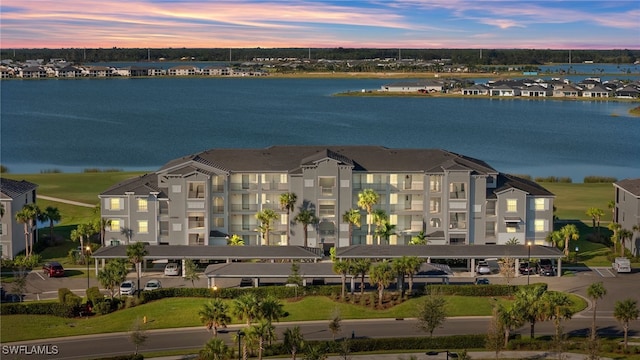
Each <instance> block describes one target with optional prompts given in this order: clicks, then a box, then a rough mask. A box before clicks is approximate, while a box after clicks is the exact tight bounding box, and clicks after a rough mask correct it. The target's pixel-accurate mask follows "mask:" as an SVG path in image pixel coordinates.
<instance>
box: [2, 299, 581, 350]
mask: <svg viewBox="0 0 640 360" xmlns="http://www.w3.org/2000/svg"><path fill="white" fill-rule="evenodd" d="M569 296H570V297H571V299H572V301H573V302H574V304H575V305H574V309H575V310H576V311H579V310H583V309H584V308H586V303H585V302H584V300H582V299H581V298H579V297H577V296H575V295H572V294H569ZM445 298H446V299H447V315H448V316H489V315H490V314H491V309H492V304H493V302H494V300H493V298H491V297H470V296H445ZM207 301H208V300H207V299H202V298H167V299H163V300H159V301H153V302H150V303H147V304H144V305H140V306H136V307H133V308H129V309H125V310H121V311H116V312H114V313H112V314H109V315H104V316H94V317H91V318H89V319H84V318H82V319H65V318H59V317H55V316H47V315H5V316H3V317H2V323H1V324H0V330H1V336H0V342H10V341H21V340H30V339H42V338H47V337H50V336H52V334H55V335H56V336H74V335H87V334H98V333H109V332H119V331H128V330H129V328H130V327H131V325H132V321H134V320H135V319H136V318H141V319H142V318H143V317H144V316H146V317H147V320H148V325H147V328H148V329H166V328H176V327H191V326H201V325H202V324H201V323H200V320H199V318H198V311H199V310H200V308H201V307H202V304H204V303H205V302H207ZM420 301H422V300H421V299H420V298H414V299H411V300H408V301H405V302H403V303H402V304H399V305H397V306H394V307H392V308H389V309H386V310H374V309H372V308H368V307H364V306H359V305H352V304H346V303H341V302H334V301H332V300H331V299H329V298H328V297H324V296H309V297H306V298H303V299H301V300H299V301H284V302H283V304H284V311H285V312H286V313H287V314H288V316H286V317H285V318H282V319H281V321H312V320H327V322H328V321H329V320H330V319H331V318H332V316H333V313H334V311H335V310H336V309H337V310H338V311H339V312H340V316H341V318H342V319H376V318H377V319H380V318H411V317H415V316H416V313H415V311H416V310H415V309H416V304H418V303H419V302H420ZM499 301H504V302H507V301H508V300H506V299H499ZM309 309H313V311H309ZM233 322H234V323H238V322H239V321H238V320H237V319H233ZM18 328H19V329H20V331H11V329H18Z"/></svg>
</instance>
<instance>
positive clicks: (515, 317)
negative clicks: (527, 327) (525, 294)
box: [496, 304, 525, 347]
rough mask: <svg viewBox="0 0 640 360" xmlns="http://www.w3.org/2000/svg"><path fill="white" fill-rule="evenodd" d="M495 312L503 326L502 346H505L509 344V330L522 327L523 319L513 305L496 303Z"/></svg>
mask: <svg viewBox="0 0 640 360" xmlns="http://www.w3.org/2000/svg"><path fill="white" fill-rule="evenodd" d="M496 312H497V315H498V320H499V321H500V323H501V324H502V327H503V328H504V346H505V347H506V346H507V345H508V344H509V336H510V335H511V331H513V330H515V329H518V328H520V327H522V325H524V321H525V320H524V318H523V317H522V316H521V314H520V313H519V312H518V311H516V309H515V308H514V307H513V306H510V307H504V306H503V305H501V304H498V306H497V309H496Z"/></svg>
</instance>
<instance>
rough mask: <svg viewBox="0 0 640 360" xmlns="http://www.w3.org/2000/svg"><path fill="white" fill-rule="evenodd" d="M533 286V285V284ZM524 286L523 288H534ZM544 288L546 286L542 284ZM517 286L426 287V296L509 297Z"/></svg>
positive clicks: (437, 285)
mask: <svg viewBox="0 0 640 360" xmlns="http://www.w3.org/2000/svg"><path fill="white" fill-rule="evenodd" d="M534 285H535V284H534ZM534 285H524V286H534ZM544 286H546V284H544ZM519 287H520V286H517V285H493V284H492V285H483V286H477V285H454V286H452V285H439V284H434V285H428V286H427V287H426V288H425V294H426V295H431V294H434V295H460V296H510V295H512V294H513V293H515V292H516V290H518V288H519Z"/></svg>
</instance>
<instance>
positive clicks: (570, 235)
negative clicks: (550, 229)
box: [560, 224, 580, 256]
mask: <svg viewBox="0 0 640 360" xmlns="http://www.w3.org/2000/svg"><path fill="white" fill-rule="evenodd" d="M560 235H562V238H563V239H564V256H569V241H570V240H573V241H576V240H578V239H579V238H580V233H579V232H578V228H577V227H576V226H575V225H574V224H568V225H565V226H563V227H562V229H560Z"/></svg>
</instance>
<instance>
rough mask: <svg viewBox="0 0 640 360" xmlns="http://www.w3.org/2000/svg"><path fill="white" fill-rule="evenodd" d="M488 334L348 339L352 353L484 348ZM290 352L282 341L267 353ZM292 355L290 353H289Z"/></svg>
mask: <svg viewBox="0 0 640 360" xmlns="http://www.w3.org/2000/svg"><path fill="white" fill-rule="evenodd" d="M485 339H486V335H455V336H442V337H427V336H419V337H413V338H381V339H357V338H356V339H351V340H348V341H349V343H348V347H349V352H350V353H359V352H371V351H389V350H398V349H402V350H419V351H426V350H438V349H478V348H484V346H485ZM305 345H306V346H319V348H320V349H326V350H327V352H329V353H340V352H342V351H344V350H343V349H344V348H343V343H342V341H305ZM287 354H289V353H288V352H287V350H286V349H285V348H284V346H283V345H282V343H277V344H273V345H271V346H269V347H268V348H267V349H266V351H265V355H267V356H276V355H287ZM289 355H290V354H289Z"/></svg>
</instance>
